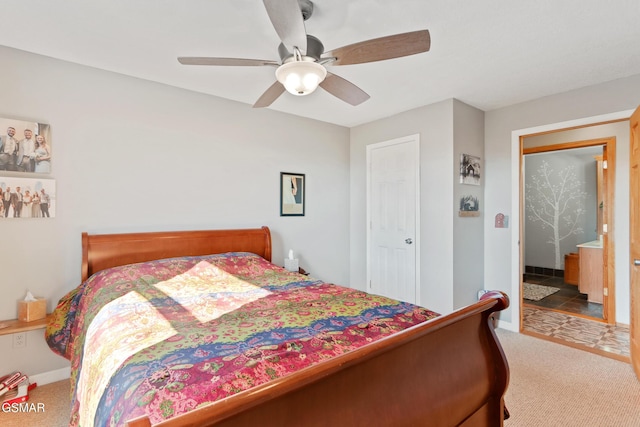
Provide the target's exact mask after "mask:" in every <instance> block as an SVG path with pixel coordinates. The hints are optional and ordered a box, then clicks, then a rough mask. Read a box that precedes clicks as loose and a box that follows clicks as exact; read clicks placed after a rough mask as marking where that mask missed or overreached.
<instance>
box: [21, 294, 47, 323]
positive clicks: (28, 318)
mask: <svg viewBox="0 0 640 427" xmlns="http://www.w3.org/2000/svg"><path fill="white" fill-rule="evenodd" d="M36 299H37V301H18V320H20V321H21V322H33V321H34V320H40V319H44V318H45V317H47V300H46V299H45V298H36Z"/></svg>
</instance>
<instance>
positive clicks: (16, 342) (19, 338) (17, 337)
mask: <svg viewBox="0 0 640 427" xmlns="http://www.w3.org/2000/svg"><path fill="white" fill-rule="evenodd" d="M26 346H27V335H26V334H25V333H24V332H20V333H17V334H13V348H25V347H26Z"/></svg>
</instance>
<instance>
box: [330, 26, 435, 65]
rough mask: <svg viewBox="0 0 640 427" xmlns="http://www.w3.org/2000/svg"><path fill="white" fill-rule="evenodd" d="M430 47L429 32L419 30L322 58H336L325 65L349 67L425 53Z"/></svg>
mask: <svg viewBox="0 0 640 427" xmlns="http://www.w3.org/2000/svg"><path fill="white" fill-rule="evenodd" d="M430 47H431V36H430V35H429V30H420V31H413V32H410V33H402V34H396V35H393V36H386V37H380V38H377V39H371V40H366V41H363V42H359V43H354V44H350V45H348V46H343V47H340V48H338V49H334V50H332V51H330V52H326V53H325V54H323V55H322V56H323V58H326V57H334V58H336V59H335V60H334V61H333V62H329V63H327V65H329V64H330V65H351V64H362V63H365V62H374V61H383V60H385V59H392V58H400V57H402V56H409V55H415V54H416V53H422V52H427V51H428V50H429V49H430Z"/></svg>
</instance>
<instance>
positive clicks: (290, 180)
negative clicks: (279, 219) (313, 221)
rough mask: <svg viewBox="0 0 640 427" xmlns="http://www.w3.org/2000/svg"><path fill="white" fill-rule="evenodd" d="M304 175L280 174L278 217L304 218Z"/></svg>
mask: <svg viewBox="0 0 640 427" xmlns="http://www.w3.org/2000/svg"><path fill="white" fill-rule="evenodd" d="M304 180H305V179H304V174H302V173H290V172H280V216H304V210H305V188H304V184H305V182H304Z"/></svg>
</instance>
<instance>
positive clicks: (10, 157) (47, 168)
mask: <svg viewBox="0 0 640 427" xmlns="http://www.w3.org/2000/svg"><path fill="white" fill-rule="evenodd" d="M5 171H7V172H24V173H51V126H49V125H48V124H45V123H39V122H31V121H24V120H15V119H7V118H2V117H0V174H2V173H3V172H5Z"/></svg>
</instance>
